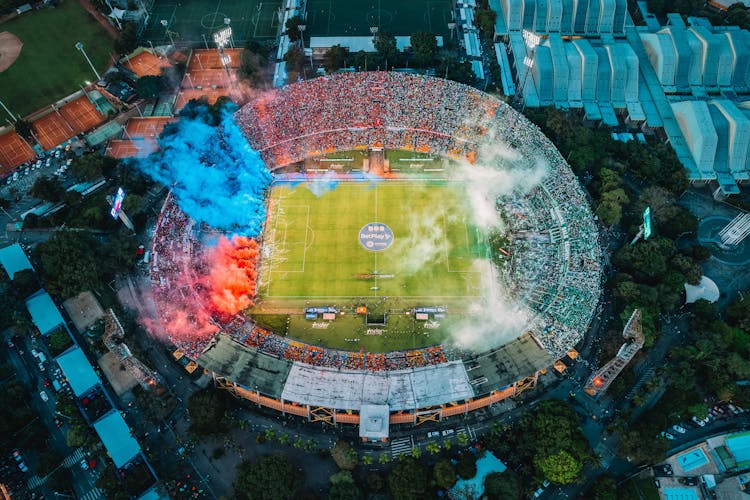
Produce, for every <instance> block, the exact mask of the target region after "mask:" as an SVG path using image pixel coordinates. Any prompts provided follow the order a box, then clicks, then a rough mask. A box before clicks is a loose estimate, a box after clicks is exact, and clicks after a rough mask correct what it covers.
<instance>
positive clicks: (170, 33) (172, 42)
mask: <svg viewBox="0 0 750 500" xmlns="http://www.w3.org/2000/svg"><path fill="white" fill-rule="evenodd" d="M160 22H161V25H162V26H164V31H165V32H166V33H167V36H168V37H169V44H170V45H171V46H172V47H174V40H173V39H172V32H171V31H169V21H167V20H166V19H162V20H161V21H160Z"/></svg>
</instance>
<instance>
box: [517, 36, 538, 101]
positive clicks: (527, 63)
mask: <svg viewBox="0 0 750 500" xmlns="http://www.w3.org/2000/svg"><path fill="white" fill-rule="evenodd" d="M523 40H524V42H526V43H525V45H526V48H527V49H528V51H529V53H528V55H527V56H525V57H524V58H523V65H524V67H525V68H526V70H525V72H524V75H523V80H522V81H521V82H520V84H521V85H520V87H519V88H518V91H517V92H516V96H519V97H520V98H521V99H523V101H524V105H525V104H526V98H525V96H524V95H523V91H524V88H525V87H526V79H527V78H528V77H529V73H530V72H531V69H532V68H533V67H534V54H535V53H536V48H537V47H538V46H539V42H540V41H541V37H540V36H539V35H537V34H536V33H532V32H531V31H529V30H523Z"/></svg>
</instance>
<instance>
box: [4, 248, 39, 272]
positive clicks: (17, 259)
mask: <svg viewBox="0 0 750 500" xmlns="http://www.w3.org/2000/svg"><path fill="white" fill-rule="evenodd" d="M0 264H2V266H3V268H4V269H5V272H6V273H8V277H9V278H10V279H13V276H14V275H15V274H16V273H17V272H18V271H23V270H25V269H34V268H33V267H31V262H29V258H28V257H26V254H25V253H24V251H23V248H21V245H19V244H18V243H16V244H15V245H10V246H7V247H5V248H0Z"/></svg>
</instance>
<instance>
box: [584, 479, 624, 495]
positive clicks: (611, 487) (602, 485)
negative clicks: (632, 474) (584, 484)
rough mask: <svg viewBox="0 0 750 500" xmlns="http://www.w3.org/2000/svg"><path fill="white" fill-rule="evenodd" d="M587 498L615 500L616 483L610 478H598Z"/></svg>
mask: <svg viewBox="0 0 750 500" xmlns="http://www.w3.org/2000/svg"><path fill="white" fill-rule="evenodd" d="M587 496H588V497H589V498H591V499H593V500H617V482H616V481H615V480H614V478H613V477H612V476H599V477H598V478H596V481H595V482H594V484H593V485H592V486H591V488H589V491H588V492H587Z"/></svg>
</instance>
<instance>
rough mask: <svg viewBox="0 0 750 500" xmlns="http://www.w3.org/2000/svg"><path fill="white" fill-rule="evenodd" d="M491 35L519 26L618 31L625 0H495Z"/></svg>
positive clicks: (565, 32)
mask: <svg viewBox="0 0 750 500" xmlns="http://www.w3.org/2000/svg"><path fill="white" fill-rule="evenodd" d="M491 3H492V7H493V8H494V9H495V10H496V11H497V19H496V23H495V36H501V37H503V36H506V35H508V34H509V33H513V32H519V31H521V30H528V31H533V32H535V33H539V34H551V33H559V34H561V35H578V36H598V35H601V34H614V35H622V34H623V33H624V29H625V19H626V17H627V2H626V0H573V1H567V0H497V1H496V2H491Z"/></svg>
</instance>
